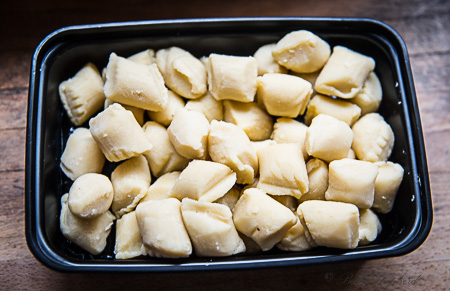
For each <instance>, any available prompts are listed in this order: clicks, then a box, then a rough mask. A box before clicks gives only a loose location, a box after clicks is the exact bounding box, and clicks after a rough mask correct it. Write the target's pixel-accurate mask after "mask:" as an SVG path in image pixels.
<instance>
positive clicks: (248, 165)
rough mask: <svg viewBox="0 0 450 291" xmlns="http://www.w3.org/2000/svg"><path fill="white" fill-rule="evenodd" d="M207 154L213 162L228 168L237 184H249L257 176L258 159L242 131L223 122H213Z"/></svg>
mask: <svg viewBox="0 0 450 291" xmlns="http://www.w3.org/2000/svg"><path fill="white" fill-rule="evenodd" d="M208 152H209V155H210V157H211V159H212V160H213V161H214V162H217V163H222V164H224V165H227V166H228V167H230V168H231V169H232V170H233V171H234V172H235V173H236V177H237V181H236V182H237V183H238V184H250V183H252V182H253V180H254V179H255V177H256V175H257V174H258V157H257V155H256V151H255V149H254V148H253V146H252V144H251V142H250V139H249V138H248V136H247V134H245V132H244V130H242V129H241V128H240V127H238V126H237V125H234V124H233V123H229V122H225V121H217V120H213V121H212V122H211V126H210V130H209V136H208Z"/></svg>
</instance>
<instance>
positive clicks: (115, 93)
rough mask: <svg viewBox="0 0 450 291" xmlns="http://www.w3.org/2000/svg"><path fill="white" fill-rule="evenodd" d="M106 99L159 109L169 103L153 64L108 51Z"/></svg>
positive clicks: (162, 82) (164, 88) (160, 78)
mask: <svg viewBox="0 0 450 291" xmlns="http://www.w3.org/2000/svg"><path fill="white" fill-rule="evenodd" d="M103 92H104V93H105V96H106V98H108V99H111V100H112V101H114V102H118V103H121V104H126V105H131V106H135V107H138V108H142V109H146V110H152V111H160V110H163V109H164V108H165V107H166V105H167V102H168V96H167V92H168V90H167V88H166V87H165V85H164V79H163V77H162V75H161V73H160V72H159V70H158V67H157V65H156V64H152V65H144V64H140V63H136V62H133V61H130V60H127V59H125V58H123V57H119V56H117V55H116V54H115V53H111V55H110V57H109V62H108V65H107V67H106V82H105V85H104V87H103Z"/></svg>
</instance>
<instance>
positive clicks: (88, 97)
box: [58, 63, 105, 126]
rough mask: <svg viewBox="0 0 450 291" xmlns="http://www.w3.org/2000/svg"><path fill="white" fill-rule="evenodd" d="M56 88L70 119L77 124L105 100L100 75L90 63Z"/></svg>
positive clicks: (98, 108) (84, 119)
mask: <svg viewBox="0 0 450 291" xmlns="http://www.w3.org/2000/svg"><path fill="white" fill-rule="evenodd" d="M58 90H59V97H60V99H61V102H62V104H63V106H64V109H65V110H66V113H67V115H68V116H69V118H70V121H71V122H72V123H73V124H75V125H77V126H78V125H82V124H83V123H84V122H86V121H87V120H88V119H89V118H91V117H92V115H94V114H95V113H96V112H97V111H99V110H100V109H101V108H102V106H103V102H104V100H105V95H104V94H103V80H102V76H101V75H100V72H99V71H98V69H97V67H96V66H95V65H94V64H92V63H87V64H86V65H85V66H84V67H83V68H82V69H81V70H79V71H78V72H77V73H76V74H75V76H73V77H72V78H70V79H68V80H66V81H63V82H62V83H61V84H60V85H59V87H58Z"/></svg>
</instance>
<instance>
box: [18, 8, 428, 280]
mask: <svg viewBox="0 0 450 291" xmlns="http://www.w3.org/2000/svg"><path fill="white" fill-rule="evenodd" d="M300 29H306V30H309V31H311V32H313V33H315V34H317V35H319V36H320V37H322V38H323V39H324V40H326V41H327V42H328V43H329V44H330V46H331V47H333V46H335V45H342V46H346V47H348V48H350V49H353V50H355V51H357V52H360V53H362V54H365V55H368V56H370V57H372V58H374V59H375V62H376V68H375V72H376V73H377V75H378V77H379V78H380V82H381V84H382V88H383V101H382V103H381V106H380V109H379V113H380V114H381V115H382V116H383V117H384V118H385V120H386V121H387V122H388V123H389V124H390V125H391V127H392V129H393V131H394V134H395V146H394V149H393V152H392V155H391V158H390V160H391V161H393V162H396V163H399V164H401V165H402V166H403V168H404V170H405V175H404V179H403V182H402V184H401V186H400V189H399V192H398V195H397V198H396V201H395V204H394V208H393V210H392V211H391V212H390V213H389V214H386V215H380V220H381V222H382V225H383V230H382V232H381V234H380V235H379V236H378V238H377V240H376V241H375V242H373V243H372V244H370V245H368V246H361V247H357V248H356V249H353V250H337V249H330V248H324V247H319V248H315V249H312V250H310V251H304V252H283V251H279V250H276V248H274V249H273V250H271V251H268V252H265V253H262V254H258V255H250V254H241V255H236V256H231V257H224V258H200V257H195V256H191V257H190V258H187V259H158V258H152V257H143V258H142V257H140V258H136V259H130V260H116V259H114V253H113V250H114V236H115V233H114V229H113V231H112V232H111V234H110V236H109V240H108V244H107V247H106V249H105V251H104V252H103V253H101V254H100V255H97V256H93V255H90V254H89V253H87V252H85V251H83V250H81V249H80V248H79V247H77V246H76V245H74V244H72V243H70V242H68V241H67V240H66V239H65V238H64V237H63V235H62V234H61V231H60V229H59V213H60V207H61V206H60V199H61V196H62V195H63V194H64V193H66V192H67V191H68V189H69V187H70V183H69V182H70V181H69V180H68V179H67V178H66V177H65V176H64V174H63V173H62V172H61V170H60V167H59V163H60V157H61V154H62V152H63V149H64V148H63V145H64V144H65V141H66V140H67V138H68V135H69V133H70V132H71V130H72V129H73V128H72V125H71V124H70V122H69V120H68V118H67V116H66V115H65V113H64V109H63V107H62V105H61V102H60V99H59V95H58V85H59V83H60V82H61V81H63V80H66V79H68V78H69V77H71V76H73V75H74V74H75V73H76V71H77V70H79V69H80V68H81V67H82V65H84V64H85V63H87V62H93V63H94V64H95V65H96V66H97V67H98V68H99V69H101V68H103V67H105V66H106V64H107V61H108V57H109V54H110V53H111V52H115V53H116V54H118V55H122V56H129V55H131V54H133V53H136V52H139V51H142V50H145V49H148V48H151V49H154V50H157V49H161V48H167V47H170V46H179V47H181V48H183V49H185V50H187V51H189V52H191V53H192V54H193V55H195V56H197V57H202V56H207V55H209V54H210V53H213V52H214V53H221V54H229V55H241V56H248V55H253V53H254V52H255V51H256V50H257V49H258V48H259V47H260V46H262V45H264V44H268V43H273V42H277V41H278V40H279V39H280V38H281V37H283V36H284V35H285V34H287V33H289V32H291V31H294V30H300ZM27 118H28V119H27V121H28V123H27V138H26V185H25V186H26V190H25V196H26V197H25V202H26V203H25V207H26V209H25V210H26V220H25V221H26V230H25V231H26V238H27V242H28V246H29V248H30V250H31V251H32V253H33V254H34V255H35V256H36V258H37V259H39V260H40V261H41V262H42V263H43V264H44V265H46V266H48V267H50V268H53V269H56V270H60V271H115V272H116V271H140V272H156V271H188V270H226V269H244V268H266V267H275V266H294V265H296V266H298V265H311V264H318V263H330V262H343V261H350V260H367V259H375V258H384V257H391V256H400V255H404V254H407V253H409V252H412V251H414V250H415V249H417V248H418V247H419V246H420V245H421V244H422V243H423V242H424V240H425V239H426V237H427V236H428V234H429V232H430V229H431V224H432V220H433V218H432V205H431V193H430V185H429V177H428V169H427V161H426V155H425V148H424V141H423V135H422V129H421V122H420V117H419V111H418V106H417V101H416V95H415V89H414V83H413V79H412V74H411V68H410V64H409V58H408V54H407V49H406V46H405V44H404V42H403V40H402V39H401V37H400V36H399V35H398V34H397V33H396V32H395V31H394V30H393V29H392V28H390V27H389V26H387V25H385V24H384V23H382V22H379V21H376V20H372V19H356V18H299V17H289V18H221V19H189V20H161V21H143V22H127V23H112V24H95V25H82V26H72V27H67V28H62V29H60V30H57V31H55V32H54V33H52V34H50V35H49V36H47V37H46V38H45V39H44V40H43V41H42V42H41V43H40V44H39V46H38V47H37V49H36V51H35V54H34V56H33V59H32V66H31V76H30V86H29V100H28V117H27Z"/></svg>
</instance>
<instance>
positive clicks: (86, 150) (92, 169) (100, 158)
mask: <svg viewBox="0 0 450 291" xmlns="http://www.w3.org/2000/svg"><path fill="white" fill-rule="evenodd" d="M104 164H105V155H104V154H103V152H102V151H101V149H100V148H99V147H98V145H97V143H96V142H95V140H94V138H93V137H92V135H91V132H90V131H89V129H87V128H84V127H79V128H77V129H75V130H74V131H73V133H72V134H71V135H70V136H69V138H68V139H67V143H66V146H65V147H64V152H63V154H62V155H61V163H60V167H61V170H62V171H63V172H64V174H66V176H67V177H69V178H70V179H71V180H72V181H74V180H75V179H77V178H78V177H80V176H81V175H84V174H87V173H101V172H102V169H103V165H104Z"/></svg>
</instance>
